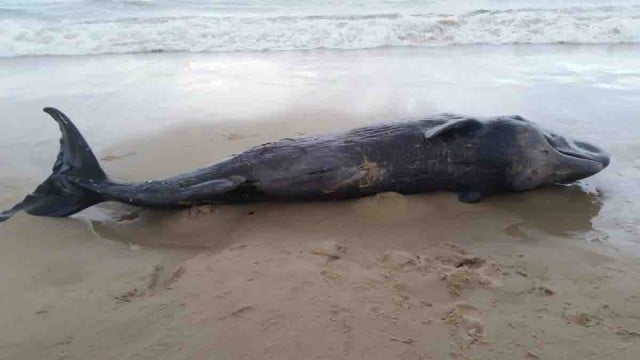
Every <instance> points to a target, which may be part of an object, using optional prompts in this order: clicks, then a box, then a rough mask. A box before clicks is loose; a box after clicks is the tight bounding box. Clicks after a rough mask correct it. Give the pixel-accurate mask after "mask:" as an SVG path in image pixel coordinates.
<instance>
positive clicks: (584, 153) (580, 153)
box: [572, 141, 611, 170]
mask: <svg viewBox="0 0 640 360" xmlns="http://www.w3.org/2000/svg"><path fill="white" fill-rule="evenodd" d="M572 143H573V145H574V146H575V148H576V151H574V152H573V155H574V156H577V157H582V158H584V159H587V160H593V161H596V162H598V163H600V164H601V165H602V169H604V168H606V167H607V166H608V165H609V162H610V161H611V158H610V157H609V154H607V152H606V151H604V150H603V149H602V148H600V147H598V146H595V145H593V144H589V143H588V142H584V141H573V142H572ZM602 169H601V170H602Z"/></svg>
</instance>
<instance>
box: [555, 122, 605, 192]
mask: <svg viewBox="0 0 640 360" xmlns="http://www.w3.org/2000/svg"><path fill="white" fill-rule="evenodd" d="M544 137H545V138H546V139H547V141H548V142H549V144H550V145H551V146H552V147H553V148H554V149H555V150H556V151H557V152H558V153H559V155H560V163H559V164H558V166H557V168H558V173H557V174H558V175H560V179H559V182H561V183H568V182H572V181H575V180H579V179H584V178H586V177H589V176H591V175H595V174H597V173H598V172H600V171H602V170H603V169H604V168H606V167H607V166H608V165H609V162H610V161H611V158H610V156H609V154H608V153H607V152H606V151H605V150H604V149H602V148H600V147H599V146H596V145H593V144H591V143H588V142H586V141H582V140H574V139H570V138H568V137H564V136H560V135H557V134H554V133H551V132H548V131H547V132H545V134H544Z"/></svg>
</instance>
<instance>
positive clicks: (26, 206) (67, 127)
mask: <svg viewBox="0 0 640 360" xmlns="http://www.w3.org/2000/svg"><path fill="white" fill-rule="evenodd" d="M44 112H46V113H47V114H49V115H50V116H51V117H52V118H53V119H54V120H55V121H56V122H57V123H58V125H59V126H60V131H61V132H62V137H61V138H60V152H59V153H58V157H57V159H56V162H55V164H54V165H53V172H52V174H51V175H50V176H49V177H48V178H47V180H45V181H44V182H43V183H42V184H40V185H39V186H38V187H37V188H36V190H35V191H34V192H33V193H32V194H29V195H27V197H26V198H25V199H24V200H23V201H22V202H21V203H19V204H17V205H15V206H14V207H12V208H11V209H8V210H5V211H2V212H0V222H2V221H5V220H8V219H9V218H11V216H13V215H15V214H16V213H17V212H20V211H26V212H27V213H28V214H31V215H38V216H52V217H63V216H68V215H71V214H74V213H76V212H78V211H80V210H83V209H85V208H87V207H89V206H91V205H94V204H97V203H99V202H102V201H104V200H105V198H104V196H102V195H101V194H99V193H97V192H95V191H91V190H88V189H86V188H82V187H79V186H78V185H76V183H77V181H73V180H74V179H76V180H79V179H81V180H87V181H89V182H95V183H99V182H104V181H106V180H107V176H106V174H105V173H104V171H103V170H102V168H101V167H100V164H98V160H97V159H96V157H95V155H94V154H93V152H92V151H91V149H90V148H89V145H88V144H87V142H86V141H85V140H84V138H83V137H82V135H81V134H80V132H79V131H78V129H77V128H76V127H75V125H73V123H72V122H71V120H69V118H68V117H67V116H66V115H65V114H63V113H62V112H61V111H59V110H57V109H55V108H51V107H47V108H44Z"/></svg>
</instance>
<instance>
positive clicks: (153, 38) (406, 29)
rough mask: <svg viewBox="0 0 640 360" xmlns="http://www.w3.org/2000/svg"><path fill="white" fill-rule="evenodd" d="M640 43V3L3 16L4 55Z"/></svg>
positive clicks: (1, 48)
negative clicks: (464, 9)
mask: <svg viewBox="0 0 640 360" xmlns="http://www.w3.org/2000/svg"><path fill="white" fill-rule="evenodd" d="M637 42H640V7H589V8H580V7H576V8H560V9H557V8H555V9H549V8H539V9H536V8H527V9H513V10H509V9H507V10H476V11H470V12H464V13H456V14H447V13H430V12H422V13H421V12H383V13H358V14H356V13H354V14H348V13H347V14H321V15H314V14H302V15H295V14H284V15H278V14H273V13H266V14H260V13H256V14H242V15H234V16H218V15H210V14H207V15H204V16H203V15H192V14H188V15H181V16H170V15H169V16H129V17H116V18H108V19H91V20H86V19H85V20H78V21H76V20H69V19H62V20H51V19H40V18H30V17H10V16H6V17H0V56H1V57H14V56H28V55H86V54H109V53H145V52H160V51H168V52H221V51H227V52H228V51H263V50H302V49H366V48H376V47H386V46H394V47H401V46H446V45H472V44H556V43H576V44H595V43H607V44H608V43H637Z"/></svg>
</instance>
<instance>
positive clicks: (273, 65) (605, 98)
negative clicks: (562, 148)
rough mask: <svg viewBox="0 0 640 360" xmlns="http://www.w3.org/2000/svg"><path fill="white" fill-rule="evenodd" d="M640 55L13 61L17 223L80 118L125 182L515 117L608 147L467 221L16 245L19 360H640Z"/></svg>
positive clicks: (274, 221)
mask: <svg viewBox="0 0 640 360" xmlns="http://www.w3.org/2000/svg"><path fill="white" fill-rule="evenodd" d="M639 58H640V48H638V47H637V46H626V45H617V46H614V45H607V46H571V45H562V46H543V45H540V46H457V47H456V46H453V47H446V48H403V49H398V48H396V49H391V48H381V49H375V50H354V51H330V50H315V51H297V52H295V51H294V52H253V53H229V54H225V53H219V54H146V55H98V56H82V57H65V56H58V57H24V58H0V79H1V80H0V111H1V112H2V113H3V114H4V115H5V116H3V117H2V118H1V119H0V125H1V126H2V128H3V131H2V132H1V133H0V168H1V169H2V172H1V173H0V208H6V207H8V206H10V205H11V204H13V203H14V202H15V201H17V200H19V199H20V198H21V197H23V196H24V195H25V194H26V193H28V192H30V191H32V190H33V188H34V187H35V186H36V185H37V184H38V183H40V182H41V180H42V179H43V178H44V177H46V176H47V175H48V174H49V171H50V168H51V164H52V163H53V160H54V157H55V155H56V153H57V147H58V138H59V135H58V129H57V127H56V126H55V124H54V123H53V122H52V121H50V120H49V119H48V118H47V117H46V115H45V114H43V113H42V112H41V108H42V107H44V106H49V105H52V106H56V107H59V108H60V109H62V110H63V111H65V112H66V113H67V114H68V115H69V116H70V117H71V118H72V119H73V120H74V121H75V123H76V124H77V125H78V127H79V128H80V130H81V131H82V132H83V133H84V134H85V136H86V138H87V141H88V142H89V144H91V146H92V147H93V149H94V150H95V151H96V154H97V155H98V157H99V158H101V163H102V165H103V167H104V168H105V170H106V172H107V173H108V174H110V175H111V176H113V177H114V178H118V179H122V180H143V179H145V180H146V179H154V178H160V177H164V176H168V175H175V174H177V173H180V172H183V171H188V170H192V169H194V168H197V167H199V166H204V165H206V164H209V163H212V162H215V161H218V160H221V159H224V158H225V157H227V156H229V155H231V154H234V153H238V152H240V151H243V150H245V149H247V148H248V147H251V146H254V145H258V144H261V143H264V142H267V141H270V140H275V139H280V138H285V137H295V136H301V135H308V134H315V133H321V132H332V131H340V130H342V129H348V128H352V127H356V126H359V125H364V124H372V123H379V122H385V121H398V120H402V119H408V118H417V117H420V116H424V115H425V114H430V113H436V112H456V113H465V114H473V115H480V116H484V115H501V114H515V113H517V114H520V115H522V116H524V117H526V118H528V119H530V120H532V121H535V122H537V123H540V124H542V125H543V126H545V127H549V128H551V129H554V130H557V131H558V132H560V133H566V134H569V135H572V136H576V137H579V138H584V139H586V140H588V141H590V142H593V143H596V144H599V145H601V146H603V147H605V148H606V149H607V150H608V151H609V152H610V153H611V154H612V163H611V165H610V167H609V168H607V169H606V170H605V172H603V173H601V174H598V175H597V176H595V177H593V178H590V179H587V180H585V181H583V182H581V183H580V184H577V185H574V186H569V187H560V186H558V187H552V188H546V189H540V190H536V191H531V192H527V193H521V194H503V195H497V196H491V197H488V198H486V199H484V200H483V201H482V202H481V203H479V204H474V205H466V204H462V203H459V202H458V201H457V200H456V197H455V195H454V194H447V193H438V194H424V195H413V196H403V195H400V194H396V193H383V194H379V195H377V196H374V197H369V198H363V199H358V200H353V201H343V202H329V203H293V204H251V205H234V206H205V207H200V208H193V209H188V210H183V211H150V210H142V209H138V208H132V207H127V206H124V205H118V204H111V203H108V204H103V205H98V206H95V207H93V208H90V209H88V210H86V211H84V212H82V213H80V214H79V215H77V216H74V217H73V218H70V219H50V218H38V217H33V216H28V215H24V214H21V215H19V216H16V217H15V218H14V219H12V220H11V221H9V222H6V223H3V224H2V225H0V241H1V243H2V245H1V246H2V251H1V252H0V280H1V281H0V294H1V296H0V297H1V298H2V301H0V323H2V324H5V326H3V328H2V330H0V358H2V359H41V358H51V359H87V358H96V359H257V358H259V359H363V358H367V359H554V360H555V359H578V358H586V359H634V358H638V357H639V356H640V317H638V315H637V314H639V313H640V289H639V288H638V286H637V284H638V282H639V281H640V275H639V274H640V272H639V271H638V270H640V260H639V259H638V255H639V254H640V247H639V243H638V241H639V239H640V238H639V236H640V212H639V211H638V202H637V197H638V195H640V181H639V180H640V156H639V155H638V154H639V150H640V141H639V140H638V139H640V125H638V121H637V119H638V118H640V109H639V108H638V107H637V104H638V101H639V100H640V72H639V70H638V69H639V67H638V65H640V63H639V62H638V60H637V59H639Z"/></svg>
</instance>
